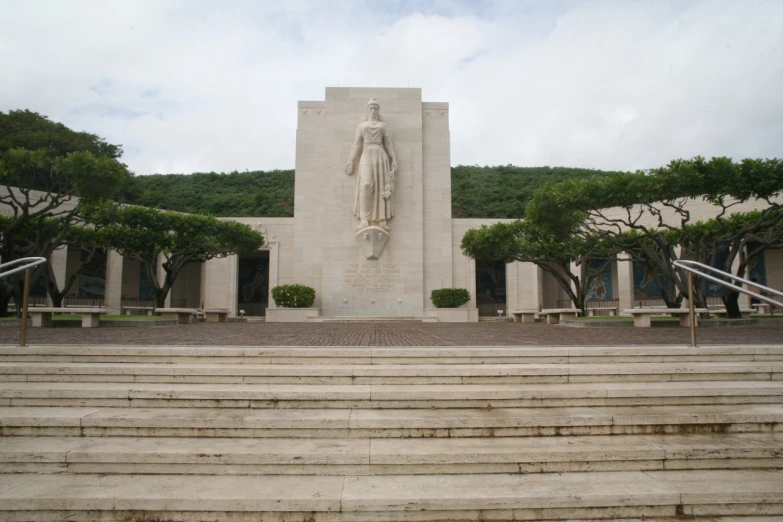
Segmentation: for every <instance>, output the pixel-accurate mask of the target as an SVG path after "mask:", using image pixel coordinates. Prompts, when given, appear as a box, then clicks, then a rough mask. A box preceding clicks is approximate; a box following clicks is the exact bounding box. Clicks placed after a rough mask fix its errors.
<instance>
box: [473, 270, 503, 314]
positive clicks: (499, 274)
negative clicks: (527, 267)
mask: <svg viewBox="0 0 783 522" xmlns="http://www.w3.org/2000/svg"><path fill="white" fill-rule="evenodd" d="M476 303H477V304H478V309H479V316H480V317H497V316H498V310H504V311H505V310H506V264H505V263H504V262H503V261H481V260H478V259H477V260H476ZM503 315H505V313H504V314H503Z"/></svg>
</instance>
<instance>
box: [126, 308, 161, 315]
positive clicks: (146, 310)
mask: <svg viewBox="0 0 783 522" xmlns="http://www.w3.org/2000/svg"><path fill="white" fill-rule="evenodd" d="M132 311H133V312H141V313H140V314H138V315H152V313H153V312H154V311H155V307H154V306H123V307H122V312H123V314H125V315H136V314H133V313H131V312H132Z"/></svg>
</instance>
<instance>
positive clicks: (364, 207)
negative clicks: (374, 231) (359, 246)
mask: <svg viewBox="0 0 783 522" xmlns="http://www.w3.org/2000/svg"><path fill="white" fill-rule="evenodd" d="M380 110H381V106H380V104H379V103H378V101H377V100H376V99H375V98H372V99H370V101H369V102H367V115H366V116H365V118H364V121H363V122H361V123H360V124H359V126H358V127H357V128H356V138H355V139H354V142H353V149H352V150H351V157H350V158H349V159H348V163H347V164H346V165H345V173H346V174H348V175H349V176H352V175H353V173H354V170H355V168H356V164H357V160H358V164H359V175H358V176H357V179H356V198H355V201H354V206H353V214H354V215H355V216H356V217H357V218H359V221H360V224H359V229H363V228H366V227H368V226H378V227H381V228H382V229H387V228H388V227H387V221H389V220H390V219H391V218H392V217H394V207H393V205H392V194H393V193H394V177H395V175H396V173H397V156H396V155H395V153H394V144H393V143H392V140H391V136H389V131H388V130H387V129H386V124H385V123H384V122H383V120H382V119H381V115H380ZM360 157H361V159H359V158H360Z"/></svg>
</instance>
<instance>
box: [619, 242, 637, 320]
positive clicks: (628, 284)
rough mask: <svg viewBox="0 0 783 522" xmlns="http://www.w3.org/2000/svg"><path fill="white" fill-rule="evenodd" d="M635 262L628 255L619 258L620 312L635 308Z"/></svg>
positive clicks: (624, 254) (621, 255) (623, 254)
mask: <svg viewBox="0 0 783 522" xmlns="http://www.w3.org/2000/svg"><path fill="white" fill-rule="evenodd" d="M633 296H634V292H633V261H631V258H630V256H629V255H628V254H626V253H622V254H619V255H618V256H617V295H616V296H615V297H616V298H618V299H619V307H620V311H622V310H627V309H629V308H633Z"/></svg>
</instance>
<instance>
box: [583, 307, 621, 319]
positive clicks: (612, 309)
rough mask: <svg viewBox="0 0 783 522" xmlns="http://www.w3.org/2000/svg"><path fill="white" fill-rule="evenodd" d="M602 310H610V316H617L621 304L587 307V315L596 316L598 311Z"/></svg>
mask: <svg viewBox="0 0 783 522" xmlns="http://www.w3.org/2000/svg"><path fill="white" fill-rule="evenodd" d="M601 311H608V312H609V315H610V316H615V315H617V314H618V313H619V311H620V307H619V306H606V307H601V308H588V309H587V316H588V317H596V316H597V314H598V312H601Z"/></svg>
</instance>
